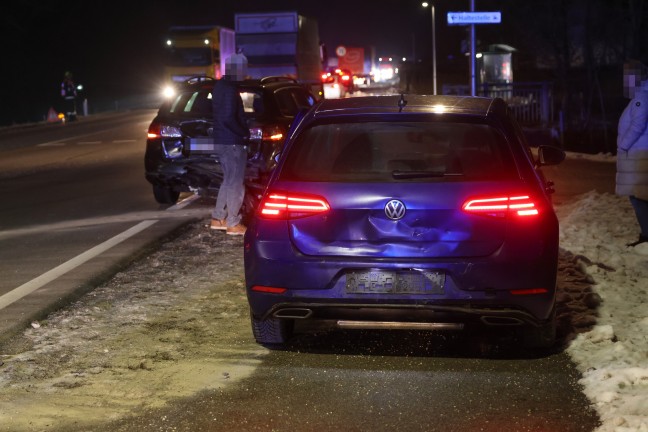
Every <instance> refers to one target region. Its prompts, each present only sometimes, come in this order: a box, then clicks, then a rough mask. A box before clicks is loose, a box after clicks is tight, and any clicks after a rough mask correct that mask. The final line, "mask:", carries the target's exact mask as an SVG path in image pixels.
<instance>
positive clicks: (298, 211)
mask: <svg viewBox="0 0 648 432" xmlns="http://www.w3.org/2000/svg"><path fill="white" fill-rule="evenodd" d="M330 208H331V207H330V206H329V204H328V202H326V200H325V199H324V198H322V197H319V196H314V195H304V194H293V193H281V192H270V193H268V194H266V195H265V196H264V197H263V200H262V201H261V204H260V205H259V215H260V216H262V217H264V218H266V219H295V218H300V217H305V216H312V215H314V214H318V213H324V212H327V211H329V209H330Z"/></svg>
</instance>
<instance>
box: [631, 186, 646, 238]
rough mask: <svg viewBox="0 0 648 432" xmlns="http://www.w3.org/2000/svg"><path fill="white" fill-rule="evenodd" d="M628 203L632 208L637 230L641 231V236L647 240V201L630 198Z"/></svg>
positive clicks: (634, 197)
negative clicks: (637, 226)
mask: <svg viewBox="0 0 648 432" xmlns="http://www.w3.org/2000/svg"><path fill="white" fill-rule="evenodd" d="M630 203H631V204H632V207H633V208H634V211H635V215H637V221H638V222H639V228H640V229H641V236H642V237H645V238H648V201H646V200H642V199H639V198H637V197H636V196H630Z"/></svg>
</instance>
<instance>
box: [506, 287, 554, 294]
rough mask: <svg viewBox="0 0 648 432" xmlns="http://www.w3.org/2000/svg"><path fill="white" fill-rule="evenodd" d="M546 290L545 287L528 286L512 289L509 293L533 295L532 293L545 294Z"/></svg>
mask: <svg viewBox="0 0 648 432" xmlns="http://www.w3.org/2000/svg"><path fill="white" fill-rule="evenodd" d="M547 292H548V290H547V288H529V289H513V290H511V294H513V295H533V294H546V293H547Z"/></svg>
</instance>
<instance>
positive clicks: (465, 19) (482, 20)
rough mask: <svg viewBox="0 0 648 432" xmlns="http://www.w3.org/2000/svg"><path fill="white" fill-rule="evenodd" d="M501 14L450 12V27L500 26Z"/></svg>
mask: <svg viewBox="0 0 648 432" xmlns="http://www.w3.org/2000/svg"><path fill="white" fill-rule="evenodd" d="M501 22H502V13H501V12H499V11H498V12H448V24H449V25H465V24H499V23H501Z"/></svg>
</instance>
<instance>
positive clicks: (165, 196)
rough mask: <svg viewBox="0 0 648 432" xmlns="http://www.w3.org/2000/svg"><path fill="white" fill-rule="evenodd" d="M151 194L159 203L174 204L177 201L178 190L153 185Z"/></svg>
mask: <svg viewBox="0 0 648 432" xmlns="http://www.w3.org/2000/svg"><path fill="white" fill-rule="evenodd" d="M153 196H154V197H155V201H157V202H159V203H160V204H175V203H177V202H178V198H179V197H180V192H178V191H176V190H173V189H172V188H170V187H169V186H162V185H153Z"/></svg>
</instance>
